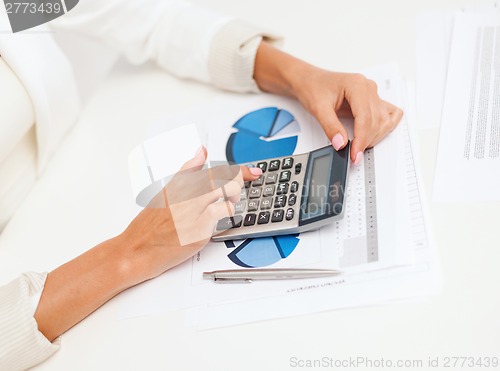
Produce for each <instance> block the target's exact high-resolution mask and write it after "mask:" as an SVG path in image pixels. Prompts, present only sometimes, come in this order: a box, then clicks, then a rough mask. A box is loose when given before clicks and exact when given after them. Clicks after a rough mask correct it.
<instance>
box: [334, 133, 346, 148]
mask: <svg viewBox="0 0 500 371" xmlns="http://www.w3.org/2000/svg"><path fill="white" fill-rule="evenodd" d="M343 145H344V137H343V136H342V134H340V133H338V134H337V135H335V136H334V137H333V139H332V146H333V148H335V150H336V151H338V150H339V149H341V148H342V146H343Z"/></svg>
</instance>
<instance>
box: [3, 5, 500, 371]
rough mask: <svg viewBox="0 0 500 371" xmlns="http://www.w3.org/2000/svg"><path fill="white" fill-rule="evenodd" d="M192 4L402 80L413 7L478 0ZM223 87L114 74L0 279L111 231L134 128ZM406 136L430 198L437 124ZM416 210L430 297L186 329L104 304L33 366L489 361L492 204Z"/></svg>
mask: <svg viewBox="0 0 500 371" xmlns="http://www.w3.org/2000/svg"><path fill="white" fill-rule="evenodd" d="M199 2H200V3H202V1H201V0H199ZM203 3H206V4H208V5H209V6H213V8H215V9H219V10H222V11H224V12H226V13H230V14H234V15H237V16H240V17H243V18H246V19H248V20H250V21H252V22H254V23H257V24H260V25H263V26H266V27H269V28H271V29H275V30H277V31H279V32H281V33H282V34H284V35H285V36H286V38H287V42H286V45H285V49H286V50H287V51H290V52H292V53H294V54H295V55H298V56H300V57H302V58H304V59H306V60H309V61H311V62H313V63H315V64H317V65H320V66H323V67H326V68H330V69H333V70H344V71H347V70H348V71H358V70H361V69H363V68H365V67H369V66H372V65H376V64H381V63H386V62H393V61H396V62H397V63H398V64H399V65H400V67H401V70H402V73H403V74H404V75H405V76H406V77H409V78H414V75H415V74H414V68H415V34H416V27H415V24H416V18H417V16H418V15H419V14H421V13H423V12H425V11H428V10H432V9H449V8H458V7H459V6H461V5H476V4H479V3H485V4H486V3H488V2H487V1H478V0H469V1H445V0H440V1H439V0H432V1H431V0H419V1H412V2H409V1H397V0H380V1H369V0H365V1H362V0H354V1H336V0H314V1H305V0H286V1H285V0H275V1H268V0H267V1H266V0H253V1H242V0H237V1H232V2H228V1H223V0H205V1H203ZM222 94H224V93H221V92H218V91H216V90H214V89H212V88H210V87H206V86H202V85H199V84H197V83H193V82H185V81H179V80H176V79H174V78H172V77H170V76H168V75H167V74H165V73H163V72H161V71H159V70H157V69H155V68H154V67H151V66H145V67H142V68H136V69H130V68H122V69H118V70H116V71H114V73H113V74H112V75H111V76H110V77H109V78H108V79H107V80H106V81H105V82H104V83H103V84H102V85H101V86H100V88H99V89H98V90H97V91H96V92H95V94H94V96H93V98H92V99H91V101H90V102H89V103H88V105H87V106H86V108H85V109H84V111H83V113H82V116H81V119H80V121H79V123H78V125H77V127H76V128H75V129H74V130H73V131H72V132H71V134H70V136H69V137H68V139H67V140H66V142H65V143H64V145H63V146H62V148H61V150H60V151H59V152H58V153H57V155H56V156H55V158H54V159H53V161H52V162H51V164H50V166H49V168H48V169H47V171H46V173H45V174H44V176H43V177H42V178H41V179H40V181H39V182H38V183H37V184H36V186H35V188H34V189H33V191H32V192H31V194H30V195H29V197H28V198H27V199H26V201H25V202H24V204H23V205H22V207H21V208H20V209H19V211H18V213H17V214H16V216H15V217H14V219H13V220H12V222H11V223H10V225H9V226H8V227H7V229H6V230H5V231H4V233H3V234H2V235H1V236H0V283H2V284H3V283H6V282H8V281H9V280H10V279H12V278H14V277H16V276H17V275H18V274H19V273H20V272H23V271H26V270H35V271H47V270H51V269H53V268H55V267H56V266H58V265H59V264H61V263H63V262H65V261H67V260H69V259H71V258H73V257H75V256H77V255H78V254H80V253H82V252H83V251H85V250H86V249H88V248H90V247H92V246H94V245H95V244H97V243H98V242H100V241H102V240H104V239H106V238H108V237H110V236H112V235H113V234H114V233H118V232H120V231H121V230H122V229H123V228H124V227H125V226H126V225H127V223H128V222H129V221H130V219H131V210H132V209H133V205H131V204H130V203H131V198H130V191H129V186H128V175H127V156H128V153H129V151H130V149H131V148H133V147H134V146H135V145H136V144H137V141H138V140H140V138H142V134H143V132H144V131H145V130H146V128H147V124H148V123H149V122H150V121H151V120H152V119H153V118H154V117H157V116H162V115H165V114H168V113H172V112H175V111H179V110H183V109H187V108H190V107H193V106H196V105H200V104H207V103H209V102H210V101H211V99H213V98H214V97H218V96H221V95H222ZM418 134H419V138H418V143H419V147H420V155H421V164H422V167H423V169H422V172H423V175H424V179H423V180H424V188H425V190H426V196H427V197H426V198H427V199H428V200H429V202H430V191H431V189H432V178H433V171H434V162H435V154H436V145H437V138H438V131H437V130H428V131H422V130H421V131H419V133H418ZM429 206H430V217H431V221H430V223H431V226H432V227H433V229H434V236H435V241H436V244H437V248H438V251H439V255H440V259H441V269H442V272H443V277H444V287H443V291H442V294H441V295H439V296H437V297H432V298H430V299H428V300H425V301H423V302H418V303H404V304H401V303H400V304H392V305H385V306H375V307H368V308H355V309H349V310H340V311H329V312H323V313H319V314H311V315H307V316H301V317H294V318H288V319H281V320H274V321H267V322H262V323H255V324H250V325H244V326H236V327H231V328H226V329H218V330H211V331H205V332H199V333H198V332H194V331H192V330H190V329H188V328H186V327H185V326H184V313H183V312H175V313H167V314H163V315H156V316H149V317H142V318H136V319H131V320H126V321H120V320H118V319H117V316H116V309H117V305H116V303H114V302H113V301H111V302H109V303H107V304H106V305H105V306H104V307H102V308H101V309H99V310H98V311H97V312H95V313H94V314H92V315H91V316H90V317H89V318H87V319H86V320H84V321H83V322H82V323H80V324H79V325H77V326H76V327H75V328H73V329H71V330H70V331H68V332H67V333H66V334H65V335H64V336H63V347H62V349H61V350H60V351H59V352H58V353H57V354H56V355H55V356H53V357H52V358H51V359H49V360H48V361H47V362H45V363H44V364H42V365H40V366H39V367H38V369H40V370H67V369H71V370H90V369H92V370H109V369H117V370H118V369H119V370H132V369H162V370H175V371H178V370H252V371H254V370H288V369H293V367H291V364H290V358H291V357H297V358H300V359H321V358H322V357H334V358H336V359H349V357H358V356H361V357H369V358H371V359H378V360H380V359H381V358H384V359H390V360H394V361H396V360H420V359H421V360H424V365H426V362H427V360H428V358H429V357H433V358H435V357H441V362H442V361H443V358H444V357H453V356H499V352H500V319H499V316H498V313H500V295H499V294H498V293H499V289H498V285H499V283H500V273H499V272H500V270H499V269H498V266H499V262H500V248H499V247H500V232H499V227H498V220H499V218H498V214H499V212H500V204H499V203H483V204H455V205H441V204H433V203H430V205H429ZM344 369H347V368H344ZM360 369H362V368H360ZM440 369H442V367H441V368H440ZM476 369H479V368H476Z"/></svg>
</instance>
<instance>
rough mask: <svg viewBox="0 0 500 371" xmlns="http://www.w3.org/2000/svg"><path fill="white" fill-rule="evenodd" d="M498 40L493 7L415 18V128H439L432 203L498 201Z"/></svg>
mask: <svg viewBox="0 0 500 371" xmlns="http://www.w3.org/2000/svg"><path fill="white" fill-rule="evenodd" d="M499 40H500V10H499V9H498V7H497V4H496V3H492V6H491V7H483V8H468V9H461V10H460V11H458V12H441V13H432V14H428V15H426V16H424V17H423V18H422V22H421V24H420V28H419V37H418V43H417V44H418V50H417V56H418V59H417V103H418V117H419V123H421V124H422V125H423V127H438V126H439V124H441V131H440V137H439V147H438V157H437V166H436V174H435V181H434V200H435V201H438V202H460V201H468V202H471V201H497V200H500V41H499Z"/></svg>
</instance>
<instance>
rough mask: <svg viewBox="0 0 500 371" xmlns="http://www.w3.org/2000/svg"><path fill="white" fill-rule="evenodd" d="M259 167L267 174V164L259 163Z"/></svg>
mask: <svg viewBox="0 0 500 371" xmlns="http://www.w3.org/2000/svg"><path fill="white" fill-rule="evenodd" d="M257 167H258V168H259V169H260V170H262V172H263V173H265V172H266V170H267V162H259V163H258V164H257Z"/></svg>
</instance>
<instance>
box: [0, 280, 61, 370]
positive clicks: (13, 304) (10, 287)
mask: <svg viewBox="0 0 500 371" xmlns="http://www.w3.org/2000/svg"><path fill="white" fill-rule="evenodd" d="M46 278H47V274H46V273H44V274H39V273H32V272H30V273H25V274H23V275H21V276H20V277H19V278H18V279H16V280H14V281H12V282H11V283H9V284H7V285H5V286H3V287H0V370H9V371H10V370H25V369H27V368H30V367H33V366H35V365H37V364H38V363H40V362H43V361H44V360H46V359H47V358H49V357H50V356H51V355H52V354H54V353H55V352H56V351H57V350H58V349H59V347H60V339H57V340H55V341H54V342H53V343H51V342H49V341H48V340H47V339H46V338H45V337H44V336H43V334H42V333H41V332H39V331H38V326H37V323H36V321H35V318H34V317H33V314H34V312H35V307H34V306H33V305H32V298H33V297H36V296H37V294H38V293H40V292H41V291H42V290H43V286H44V284H45V280H46Z"/></svg>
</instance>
